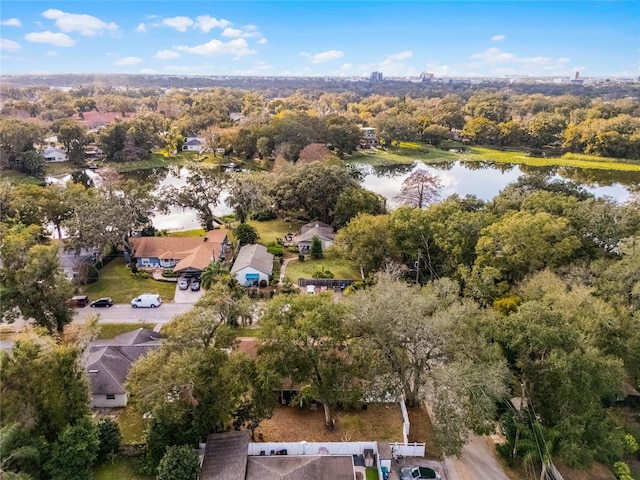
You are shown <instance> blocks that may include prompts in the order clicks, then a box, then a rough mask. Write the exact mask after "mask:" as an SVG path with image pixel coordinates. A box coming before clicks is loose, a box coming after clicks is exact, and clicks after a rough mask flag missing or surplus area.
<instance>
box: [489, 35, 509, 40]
mask: <svg viewBox="0 0 640 480" xmlns="http://www.w3.org/2000/svg"><path fill="white" fill-rule="evenodd" d="M506 38H507V36H506V35H502V34H500V35H494V36H493V37H491V40H493V41H494V42H501V41H502V40H504V39H506Z"/></svg>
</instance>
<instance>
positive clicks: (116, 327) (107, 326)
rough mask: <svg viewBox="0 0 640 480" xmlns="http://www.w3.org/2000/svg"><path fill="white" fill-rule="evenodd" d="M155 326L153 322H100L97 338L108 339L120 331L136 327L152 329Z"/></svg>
mask: <svg viewBox="0 0 640 480" xmlns="http://www.w3.org/2000/svg"><path fill="white" fill-rule="evenodd" d="M155 326H156V324H155V323H144V322H140V323H101V324H100V335H98V339H99V340H110V339H112V338H114V337H117V336H118V335H120V334H121V333H127V332H131V331H133V330H137V329H138V328H148V329H149V330H153V329H154V327H155Z"/></svg>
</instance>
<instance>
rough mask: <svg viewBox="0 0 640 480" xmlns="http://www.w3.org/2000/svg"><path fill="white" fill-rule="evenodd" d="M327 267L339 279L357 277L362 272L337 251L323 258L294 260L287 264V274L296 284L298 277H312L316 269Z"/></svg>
mask: <svg viewBox="0 0 640 480" xmlns="http://www.w3.org/2000/svg"><path fill="white" fill-rule="evenodd" d="M319 268H325V269H329V270H331V272H332V273H333V277H334V278H337V279H346V280H349V279H357V278H360V272H359V270H358V269H357V268H355V267H354V266H353V265H352V264H351V263H350V262H349V261H348V260H345V259H344V258H342V257H339V256H338V255H336V254H335V253H327V254H325V256H324V257H323V258H319V259H317V260H314V259H312V258H310V257H307V258H305V261H304V262H301V261H299V260H292V261H290V262H289V263H288V264H287V269H286V271H285V276H286V277H289V280H291V282H292V283H294V284H296V283H297V281H298V278H311V277H312V275H313V272H314V270H316V269H319Z"/></svg>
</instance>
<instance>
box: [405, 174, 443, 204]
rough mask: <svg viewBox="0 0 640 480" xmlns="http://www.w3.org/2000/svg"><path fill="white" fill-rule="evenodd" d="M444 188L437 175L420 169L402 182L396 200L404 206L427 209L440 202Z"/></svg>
mask: <svg viewBox="0 0 640 480" xmlns="http://www.w3.org/2000/svg"><path fill="white" fill-rule="evenodd" d="M442 186H443V185H442V182H441V181H440V178H439V177H438V176H437V175H432V174H431V173H429V172H428V171H426V170H422V169H419V170H416V171H415V172H413V173H412V174H411V175H409V176H408V177H407V178H406V179H405V181H404V182H402V187H401V188H400V194H399V195H398V196H396V198H397V199H398V200H400V201H401V202H402V203H403V204H404V205H410V206H412V207H415V208H425V207H426V206H428V205H429V204H431V203H434V202H435V201H436V200H438V198H439V191H440V189H441V188H442Z"/></svg>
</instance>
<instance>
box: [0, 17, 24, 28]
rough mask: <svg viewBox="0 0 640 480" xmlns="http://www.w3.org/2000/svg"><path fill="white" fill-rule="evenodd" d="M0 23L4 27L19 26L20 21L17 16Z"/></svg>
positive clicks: (20, 24)
mask: <svg viewBox="0 0 640 480" xmlns="http://www.w3.org/2000/svg"><path fill="white" fill-rule="evenodd" d="M0 25H4V26H5V27H21V26H22V22H21V21H20V20H19V19H17V18H8V19H6V20H3V21H1V22H0Z"/></svg>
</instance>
